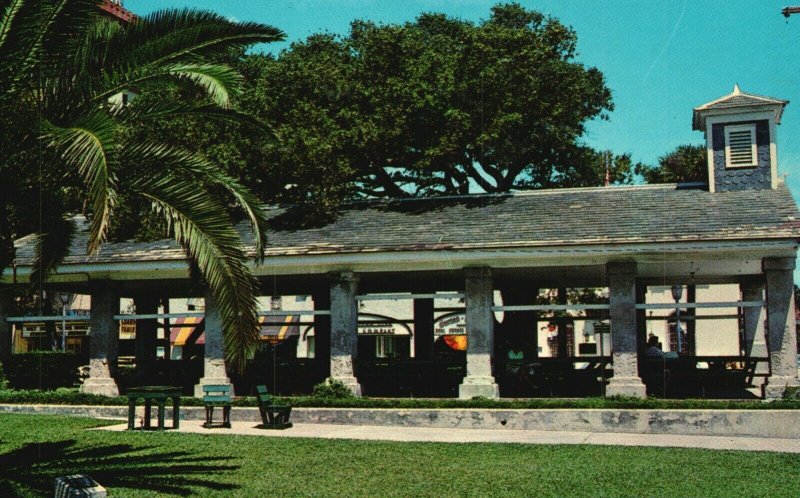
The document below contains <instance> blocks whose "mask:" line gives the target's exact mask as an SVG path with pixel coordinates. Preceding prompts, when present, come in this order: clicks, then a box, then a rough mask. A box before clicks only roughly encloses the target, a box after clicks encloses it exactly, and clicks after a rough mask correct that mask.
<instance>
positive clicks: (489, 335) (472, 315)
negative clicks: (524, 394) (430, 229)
mask: <svg viewBox="0 0 800 498" xmlns="http://www.w3.org/2000/svg"><path fill="white" fill-rule="evenodd" d="M465 273H466V282H465V288H464V297H465V301H466V326H467V375H466V376H465V377H464V380H463V381H462V382H461V385H460V386H459V388H458V397H459V398H462V399H469V398H473V397H475V396H483V397H486V398H498V397H500V389H499V388H498V386H497V383H496V382H495V379H494V376H493V375H492V352H493V351H494V315H493V313H492V304H493V302H494V287H493V285H492V272H491V269H489V268H486V267H480V268H465Z"/></svg>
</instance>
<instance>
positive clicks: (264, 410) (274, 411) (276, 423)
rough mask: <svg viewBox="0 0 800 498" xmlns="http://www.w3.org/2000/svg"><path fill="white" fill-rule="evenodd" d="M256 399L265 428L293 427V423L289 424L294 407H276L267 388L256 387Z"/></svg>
mask: <svg viewBox="0 0 800 498" xmlns="http://www.w3.org/2000/svg"><path fill="white" fill-rule="evenodd" d="M256 399H257V400H258V411H259V412H260V413H261V421H262V422H263V425H262V427H263V428H265V429H288V428H289V427H291V426H292V423H291V422H289V416H290V415H291V413H292V407H291V406H289V405H276V404H275V403H274V398H273V397H272V395H271V394H270V393H269V391H267V387H266V386H256Z"/></svg>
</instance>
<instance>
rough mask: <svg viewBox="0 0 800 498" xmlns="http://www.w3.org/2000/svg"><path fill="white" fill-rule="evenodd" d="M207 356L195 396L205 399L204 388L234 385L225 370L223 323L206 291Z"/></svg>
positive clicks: (210, 296) (209, 292) (214, 302)
mask: <svg viewBox="0 0 800 498" xmlns="http://www.w3.org/2000/svg"><path fill="white" fill-rule="evenodd" d="M205 305H206V311H205V318H204V319H203V321H204V322H205V336H206V344H205V355H204V357H203V377H202V378H200V380H199V381H198V383H197V384H196V385H195V386H194V396H195V397H196V398H202V397H203V386H206V385H224V384H228V385H230V386H231V393H233V384H231V380H230V379H229V378H228V371H227V369H226V368H225V350H224V348H223V345H222V321H221V320H220V317H219V310H218V309H217V302H216V300H215V299H214V296H212V295H211V291H206V295H205Z"/></svg>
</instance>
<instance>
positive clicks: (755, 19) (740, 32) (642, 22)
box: [124, 0, 800, 200]
mask: <svg viewBox="0 0 800 498" xmlns="http://www.w3.org/2000/svg"><path fill="white" fill-rule="evenodd" d="M792 1H795V2H796V3H797V4H799V5H800V0H781V1H775V0H725V1H724V2H722V1H718V0H714V1H711V0H669V1H656V0H650V1H645V0H635V1H634V0H605V1H601V0H546V1H525V0H522V1H519V2H518V3H520V4H522V5H523V6H525V7H527V8H530V9H533V10H538V11H540V12H543V13H545V14H549V15H551V16H553V17H556V18H558V19H559V20H560V21H561V22H562V23H564V24H566V25H569V26H571V27H573V28H574V29H575V31H576V32H577V35H578V57H577V59H578V61H579V62H581V63H583V64H585V65H587V66H593V67H597V68H599V69H600V70H601V71H602V72H603V73H604V74H605V76H606V82H607V85H608V87H609V88H610V89H611V91H612V94H613V100H614V105H615V109H614V111H613V112H611V113H610V119H609V120H608V121H600V120H597V121H593V122H591V123H589V125H588V127H587V133H586V135H585V137H584V141H585V143H586V144H587V145H590V146H592V147H595V148H598V149H610V150H612V151H614V152H615V153H617V154H621V153H630V154H631V155H632V157H633V160H634V161H641V162H645V163H648V164H656V163H657V161H658V158H659V157H660V156H662V155H664V154H665V153H667V152H669V151H671V150H672V149H674V148H675V147H676V146H678V145H681V144H687V143H693V144H701V143H704V138H703V134H702V133H701V132H697V131H692V109H693V108H694V107H697V106H699V105H702V104H704V103H706V102H709V101H711V100H714V99H716V98H718V97H721V96H723V95H726V94H728V93H730V92H731V91H732V89H733V86H734V84H737V83H738V85H739V86H740V87H741V89H742V91H744V92H748V93H755V94H759V95H766V96H771V97H776V98H780V99H787V100H790V101H792V102H790V104H789V105H788V106H787V107H786V110H785V112H784V115H783V120H782V124H781V126H779V127H778V172H779V175H783V174H788V177H787V183H788V184H789V187H790V189H791V190H792V192H793V194H794V196H795V199H797V200H800V171H798V168H800V140H797V137H798V135H800V97H799V96H800V43H798V41H800V14H798V15H795V16H792V17H790V18H789V19H788V20H787V19H786V18H784V17H783V16H782V15H781V13H780V11H781V9H782V8H783V7H785V6H786V5H787V4H789V3H791V2H792ZM495 3H497V2H494V1H484V0H402V1H398V0H316V1H313V0H225V1H215V0H126V1H125V2H124V5H125V7H126V8H128V9H130V10H132V11H133V12H135V13H136V14H138V15H146V14H148V13H149V12H152V11H154V10H158V9H162V8H183V7H192V8H199V9H208V10H213V11H216V12H218V13H220V14H222V15H224V16H226V17H230V18H234V19H236V20H240V21H257V22H261V23H265V24H271V25H273V26H275V27H277V28H279V29H281V30H283V31H284V32H285V33H286V41H285V42H282V43H279V44H272V45H269V46H265V47H264V50H266V51H269V52H273V53H276V54H277V53H278V52H280V50H282V49H285V48H287V47H288V45H289V43H291V42H293V41H299V40H303V39H305V38H306V37H307V36H309V35H311V34H313V33H318V32H331V33H346V32H347V31H348V29H349V24H350V22H351V21H353V20H354V19H368V20H371V21H374V22H378V23H403V22H406V21H413V20H414V19H415V18H416V17H417V16H418V15H419V14H420V13H422V12H443V13H445V14H448V15H450V16H452V17H456V18H460V19H465V20H470V21H474V22H480V20H482V19H486V18H487V17H489V14H490V7H491V6H492V5H494V4H495Z"/></svg>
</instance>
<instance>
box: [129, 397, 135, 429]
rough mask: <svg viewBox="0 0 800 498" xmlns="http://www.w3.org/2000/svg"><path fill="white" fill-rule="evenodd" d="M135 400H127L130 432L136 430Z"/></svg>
mask: <svg viewBox="0 0 800 498" xmlns="http://www.w3.org/2000/svg"><path fill="white" fill-rule="evenodd" d="M135 424H136V400H135V399H129V400H128V430H129V431H132V430H133V429H135V428H136V425H135Z"/></svg>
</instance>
